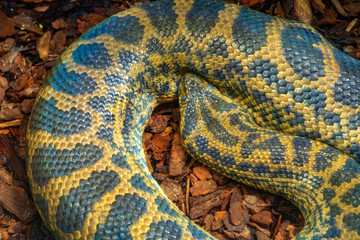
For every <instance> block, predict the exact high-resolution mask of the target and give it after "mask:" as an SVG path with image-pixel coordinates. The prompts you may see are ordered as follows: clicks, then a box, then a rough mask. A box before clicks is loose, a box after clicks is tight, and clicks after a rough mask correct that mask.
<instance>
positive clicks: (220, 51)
mask: <svg viewBox="0 0 360 240" xmlns="http://www.w3.org/2000/svg"><path fill="white" fill-rule="evenodd" d="M208 47H209V53H210V54H214V55H217V56H222V57H223V58H227V57H228V54H229V53H228V51H227V44H226V39H225V37H224V36H218V37H215V38H213V39H212V40H211V41H210V42H209V44H208Z"/></svg>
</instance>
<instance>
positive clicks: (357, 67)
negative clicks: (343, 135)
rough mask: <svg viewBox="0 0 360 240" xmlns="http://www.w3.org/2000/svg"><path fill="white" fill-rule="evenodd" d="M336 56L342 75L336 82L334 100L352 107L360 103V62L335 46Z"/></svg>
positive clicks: (356, 106)
mask: <svg viewBox="0 0 360 240" xmlns="http://www.w3.org/2000/svg"><path fill="white" fill-rule="evenodd" d="M333 50H334V51H333V53H334V57H335V59H336V61H337V63H338V64H339V66H340V77H339V79H338V80H337V81H336V82H335V88H334V90H333V91H334V100H335V101H337V102H340V103H341V104H343V105H347V106H349V107H351V108H354V109H356V108H358V107H359V103H360V97H359V96H360V81H359V78H358V76H359V75H360V63H359V61H357V60H355V59H354V58H352V57H350V56H348V55H346V54H343V53H342V52H340V51H339V50H338V49H335V48H333Z"/></svg>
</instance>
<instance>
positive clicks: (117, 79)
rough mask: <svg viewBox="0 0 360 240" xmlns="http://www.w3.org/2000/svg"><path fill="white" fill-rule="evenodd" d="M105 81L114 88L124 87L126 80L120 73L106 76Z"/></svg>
mask: <svg viewBox="0 0 360 240" xmlns="http://www.w3.org/2000/svg"><path fill="white" fill-rule="evenodd" d="M104 81H105V82H106V83H107V84H109V85H110V86H111V87H112V86H118V85H124V84H125V83H126V80H125V79H124V78H123V76H122V75H121V74H119V73H112V74H106V75H105V76H104Z"/></svg>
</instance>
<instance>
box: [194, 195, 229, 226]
mask: <svg viewBox="0 0 360 240" xmlns="http://www.w3.org/2000/svg"><path fill="white" fill-rule="evenodd" d="M228 194H229V192H228V191H225V190H219V191H216V192H213V193H210V194H208V195H205V196H199V197H190V214H189V216H190V218H191V219H195V218H198V217H200V216H202V215H204V214H206V213H207V212H208V211H209V210H210V209H212V208H213V207H216V206H219V205H220V204H221V202H222V201H223V200H224V198H225V197H226V196H227V195H228Z"/></svg>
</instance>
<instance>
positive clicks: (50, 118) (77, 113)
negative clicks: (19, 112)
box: [29, 98, 92, 136]
mask: <svg viewBox="0 0 360 240" xmlns="http://www.w3.org/2000/svg"><path fill="white" fill-rule="evenodd" d="M56 103H57V102H56V101H55V100H54V99H53V98H50V99H49V100H45V99H43V98H40V99H38V101H37V102H36V104H35V107H34V110H33V112H32V116H31V122H30V126H29V129H30V131H31V132H32V133H35V132H37V131H40V130H45V131H47V132H49V133H50V134H51V135H52V136H71V135H73V134H75V133H82V132H86V131H87V130H88V129H89V128H90V126H91V124H92V118H91V115H90V113H85V112H84V111H82V110H78V109H76V108H74V107H72V108H71V109H70V110H69V111H63V110H61V109H59V108H57V107H56Z"/></svg>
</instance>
